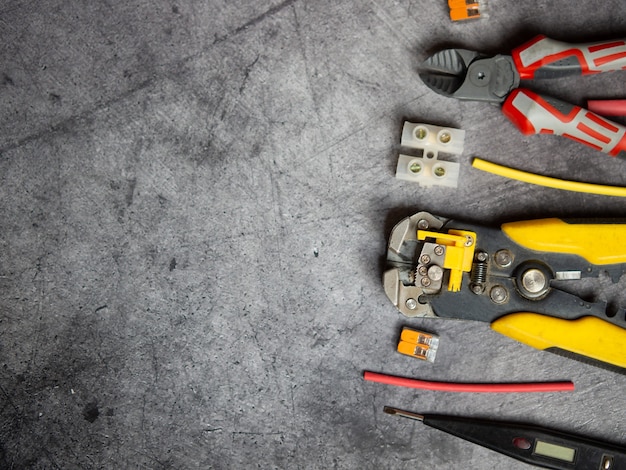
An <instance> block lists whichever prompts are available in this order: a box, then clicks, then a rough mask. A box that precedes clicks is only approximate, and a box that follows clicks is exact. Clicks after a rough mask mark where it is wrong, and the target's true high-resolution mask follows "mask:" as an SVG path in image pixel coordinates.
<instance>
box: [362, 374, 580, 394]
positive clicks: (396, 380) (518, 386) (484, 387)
mask: <svg viewBox="0 0 626 470" xmlns="http://www.w3.org/2000/svg"><path fill="white" fill-rule="evenodd" d="M363 378H364V379H365V380H367V381H368V382H377V383H382V384H387V385H397V386H398V387H409V388H419V389H422V390H434V391H439V392H473V393H522V392H570V391H572V390H574V383H573V382H568V381H563V382H531V383H499V384H498V383H492V384H489V383H483V384H475V383H474V384H471V383H454V382H428V381H424V380H416V379H407V378H404V377H397V376H395V375H385V374H378V373H376V372H369V371H365V372H364V374H363Z"/></svg>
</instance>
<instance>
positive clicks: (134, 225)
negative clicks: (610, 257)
mask: <svg viewBox="0 0 626 470" xmlns="http://www.w3.org/2000/svg"><path fill="white" fill-rule="evenodd" d="M538 33H545V34H547V35H549V36H551V37H554V38H556V39H561V40H566V41H571V42H582V41H590V40H603V39H611V38H617V37H623V36H624V35H626V4H625V3H624V1H623V0H603V1H598V2H596V3H595V4H594V3H593V2H572V1H571V0H538V1H530V2H515V1H508V0H492V1H491V3H490V18H489V19H486V20H481V21H476V22H470V23H451V22H450V21H449V19H448V18H447V6H446V2H445V1H444V0H441V1H427V0H412V1H411V0H406V1H392V0H379V1H367V2H332V1H327V0H320V1H317V2H305V1H302V0H287V1H283V2H280V1H273V2H259V1H257V2H243V1H239V0H237V1H231V2H227V1H224V0H210V1H207V2H168V1H162V0H156V1H153V2H147V1H143V0H130V1H128V0H125V1H120V0H109V1H103V2H84V1H82V2H81V1H73V2H68V1H61V0H50V1H47V2H36V1H24V0H5V1H4V2H2V5H1V6H0V39H1V41H0V64H1V70H0V75H1V77H0V177H1V184H0V191H1V196H2V198H1V201H2V202H1V205H0V208H1V212H0V233H1V237H0V239H1V243H2V244H1V249H0V289H1V291H0V292H1V304H0V468H15V469H18V468H52V469H57V468H63V469H79V468H80V469H92V468H93V469H95V468H156V469H159V468H176V469H186V468H251V467H259V468H358V467H363V468H392V469H401V468H407V469H408V468H417V467H418V466H419V468H454V469H466V468H471V469H492V468H510V469H523V468H527V466H526V465H523V464H521V463H518V462H515V461H510V460H509V459H507V458H506V457H502V456H499V455H497V454H494V453H492V452H490V451H487V450H485V449H482V448H478V447H476V446H472V445H471V444H467V443H464V442H463V441H460V440H457V439H455V438H453V437H449V436H445V435H442V434H440V433H439V432H438V431H435V430H431V429H429V428H426V427H423V426H422V425H420V424H419V423H413V422H410V421H408V420H402V419H398V418H393V417H389V416H387V415H384V414H382V412H381V410H382V407H383V405H386V404H388V405H393V406H399V407H401V408H406V409H411V410H414V411H422V412H440V413H450V414H466V415H470V416H481V417H500V418H502V419H515V420H522V421H528V422H532V423H537V424H544V425H550V426H552V427H556V428H560V429H563V430H567V431H572V432H578V433H584V434H589V435H592V436H594V437H598V438H610V439H612V440H617V441H620V440H621V442H626V436H625V433H624V430H625V429H626V428H625V427H624V426H625V425H624V419H623V418H624V411H623V410H624V387H625V386H626V379H625V378H624V377H623V376H619V375H616V374H614V373H611V372H607V371H603V370H600V369H597V368H594V367H591V366H587V365H584V364H579V363H577V362H574V361H571V360H568V359H564V358H560V357H558V356H554V355H551V354H548V353H542V352H538V351H534V350H532V349H530V348H528V347H526V346H522V345H519V344H517V343H515V342H513V341H511V340H509V339H507V338H505V337H501V336H499V335H498V334H496V333H494V332H492V331H490V330H489V328H488V326H487V325H485V324H472V323H463V322H455V321H445V320H425V319H421V320H413V321H409V320H407V319H405V318H403V317H402V316H401V315H400V314H398V313H397V312H396V310H395V308H394V307H393V305H391V303H390V302H389V301H388V300H387V298H386V297H385V294H384V293H383V290H382V286H381V281H380V278H381V274H382V263H381V260H382V258H383V257H384V254H385V246H386V238H387V236H388V234H389V231H390V230H391V228H392V227H393V225H394V224H395V223H397V222H398V221H399V220H401V219H402V218H403V217H405V216H407V215H410V214H412V213H414V212H416V211H418V210H428V211H431V212H433V213H435V214H440V215H444V216H450V217H457V218H459V217H464V218H466V219H469V220H472V221H481V222H485V223H500V222H502V221H505V220H515V219H523V218H531V217H546V216H559V217H567V216H583V217H584V216H590V215H594V216H597V215H599V216H607V217H611V216H624V215H625V211H626V201H625V200H623V199H618V198H608V197H601V196H592V195H583V194H572V193H565V192H559V191H556V190H551V189H542V188H537V187H531V186H529V185H525V184H523V183H517V182H511V181H506V180H503V179H501V178H498V177H495V176H489V175H486V174H483V173H480V172H478V171H476V170H473V169H472V168H471V167H470V157H471V156H474V155H481V156H483V157H485V158H487V159H490V160H493V161H497V162H500V163H505V164H508V165H511V166H515V167H518V168H523V169H526V170H530V171H535V172H541V173H544V174H549V175H552V176H556V177H563V178H568V179H580V180H584V181H590V182H599V183H605V184H613V185H621V186H626V171H624V170H625V168H626V167H625V166H624V165H625V163H624V162H623V161H615V160H612V159H610V158H608V157H606V156H604V155H602V154H599V153H596V152H594V151H593V150H591V149H588V148H586V147H583V146H581V145H579V144H577V143H574V142H569V141H566V140H563V139H560V138H557V137H551V136H531V137H524V136H522V135H521V134H519V133H518V131H517V130H516V129H514V127H513V126H512V125H511V124H510V123H509V122H508V121H507V120H506V119H505V118H504V117H503V116H502V115H501V113H500V111H499V110H498V108H497V107H491V106H489V105H482V104H477V103H460V102H457V101H454V100H450V99H446V98H443V97H440V96H438V95H436V94H434V93H433V92H431V91H430V90H428V89H427V88H426V87H425V86H424V85H423V84H422V83H421V81H420V80H419V77H418V76H417V73H416V69H417V66H418V64H419V63H420V61H421V60H423V59H424V58H425V57H426V56H427V55H428V54H429V53H432V52H434V51H436V50H438V49H440V48H442V47H448V46H461V47H466V48H470V49H477V50H482V51H488V52H496V51H504V52H505V51H508V50H510V49H511V48H512V47H514V46H516V45H519V44H521V43H522V42H524V41H526V40H528V39H530V38H532V37H533V36H534V35H535V34H538ZM625 73H626V72H625ZM625 73H615V74H605V75H600V76H594V77H588V78H584V79H580V78H572V79H566V80H558V81H555V82H550V83H547V82H544V83H536V84H534V85H533V88H534V89H535V90H539V91H544V92H549V94H551V95H554V96H556V97H560V98H562V99H565V100H567V101H570V102H573V103H576V104H584V100H585V99H586V98H592V97H596V98H606V97H626V87H625V85H624V83H625V82H624V79H625ZM405 119H408V120H412V121H415V122H426V123H431V124H438V125H447V126H454V127H459V128H462V129H465V130H466V131H467V138H466V146H465V152H464V154H463V156H462V157H461V158H460V161H461V163H462V174H461V181H460V185H459V188H458V190H451V189H444V188H432V189H430V190H426V189H423V188H420V187H419V186H416V185H414V184H411V183H407V182H403V181H398V180H396V179H395V178H394V170H395V162H396V159H397V154H398V150H399V145H398V144H399V139H400V132H401V127H402V122H403V121H404V120H405ZM316 253H317V256H316ZM606 289H608V290H610V289H609V288H606ZM606 289H605V290H606ZM402 325H413V326H416V327H423V328H424V329H428V330H430V331H434V332H437V333H438V334H440V335H441V339H442V346H441V349H440V352H439V356H438V358H437V361H436V363H435V364H433V365H428V364H424V363H421V362H418V361H415V360H412V359H410V358H407V357H404V356H400V355H398V354H397V353H396V352H395V346H396V341H397V336H398V332H399V329H400V328H401V326H402ZM363 370H374V371H384V372H387V373H392V374H400V375H405V376H412V377H418V378H425V379H435V380H450V381H454V380H459V381H470V382H471V381H481V380H484V381H512V380H530V381H534V380H552V379H572V380H574V381H575V383H576V385H577V391H576V392H575V393H567V394H531V395H519V394H515V395H463V394H447V393H435V392H419V391H413V390H404V389H399V388H395V387H388V386H384V385H377V384H370V383H364V382H363V380H362V378H361V374H362V371H363Z"/></svg>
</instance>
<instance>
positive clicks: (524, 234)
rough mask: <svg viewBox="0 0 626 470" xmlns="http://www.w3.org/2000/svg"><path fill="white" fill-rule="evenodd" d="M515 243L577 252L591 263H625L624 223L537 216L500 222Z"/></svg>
mask: <svg viewBox="0 0 626 470" xmlns="http://www.w3.org/2000/svg"><path fill="white" fill-rule="evenodd" d="M502 231H503V232H504V233H505V234H506V235H507V236H508V237H509V238H510V239H511V240H513V241H514V242H515V243H517V244H519V245H522V246H524V247H526V248H529V249H531V250H537V251H549V252H552V253H571V254H575V255H579V256H581V257H582V258H584V259H586V260H587V261H589V262H590V263H593V264H600V265H602V264H612V263H626V248H625V247H624V240H626V224H597V223H589V224H587V223H584V224H570V223H567V222H564V221H563V220H560V219H539V220H528V221H523V222H512V223H508V224H503V225H502Z"/></svg>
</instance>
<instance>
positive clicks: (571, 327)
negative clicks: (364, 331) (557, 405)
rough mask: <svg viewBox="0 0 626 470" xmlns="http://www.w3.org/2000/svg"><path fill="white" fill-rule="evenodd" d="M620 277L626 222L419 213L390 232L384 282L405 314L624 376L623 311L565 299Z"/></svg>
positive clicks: (603, 304) (600, 303)
mask: <svg viewBox="0 0 626 470" xmlns="http://www.w3.org/2000/svg"><path fill="white" fill-rule="evenodd" d="M624 272H626V224H624V223H618V222H614V221H610V220H600V221H578V220H560V219H540V220H529V221H522V222H512V223H505V224H503V225H502V226H501V227H487V226H482V225H477V224H472V223H465V222H461V221H456V220H451V219H446V218H443V217H439V216H436V215H432V214H430V213H428V212H419V213H417V214H415V215H413V216H411V217H407V218H406V219H404V220H402V221H401V222H400V223H398V224H397V225H396V226H395V228H394V229H393V231H392V232H391V235H390V239H389V244H388V249H387V266H386V270H385V273H384V275H383V285H384V290H385V293H386V294H387V297H389V299H390V300H391V301H392V302H393V304H394V305H395V306H396V307H397V308H398V309H399V310H400V312H401V313H403V314H404V315H406V316H408V317H420V316H421V317H429V316H434V317H443V318H456V319H464V320H478V321H484V322H489V323H490V324H491V328H493V329H494V330H495V331H498V332H500V333H502V334H504V335H506V336H509V337H511V338H513V339H515V340H518V341H520V342H522V343H525V344H528V345H530V346H533V347H535V348H537V349H541V350H548V351H551V352H556V353H560V354H563V355H566V356H569V357H573V358H575V359H579V360H584V361H585V362H591V363H593V364H594V365H598V366H602V367H605V368H609V369H612V370H617V371H619V372H621V373H626V311H625V310H624V309H623V308H613V306H612V304H610V303H607V302H605V301H602V300H595V301H589V300H585V299H584V298H582V297H581V296H580V295H578V294H576V293H572V290H573V291H576V290H577V286H576V285H575V282H574V281H577V280H581V279H588V278H598V277H599V276H600V275H601V274H603V273H605V274H608V275H609V276H610V277H611V279H612V280H613V281H614V282H617V281H619V279H620V278H621V276H622V274H624ZM568 283H569V286H568Z"/></svg>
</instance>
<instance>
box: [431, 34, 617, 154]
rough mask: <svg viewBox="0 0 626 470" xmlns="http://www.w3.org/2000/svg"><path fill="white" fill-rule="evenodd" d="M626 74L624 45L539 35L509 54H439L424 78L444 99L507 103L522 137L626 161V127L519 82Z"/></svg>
mask: <svg viewBox="0 0 626 470" xmlns="http://www.w3.org/2000/svg"><path fill="white" fill-rule="evenodd" d="M623 69H626V40H613V41H605V42H596V43H591V44H568V43H565V42H560V41H555V40H554V39H550V38H547V37H545V36H543V35H540V36H537V37H536V38H534V39H533V40H531V41H529V42H528V43H526V44H524V45H522V46H520V47H518V48H516V49H514V50H513V51H512V52H511V55H504V54H497V55H495V56H489V55H486V54H480V53H478V52H474V51H470V50H466V49H446V50H442V51H439V52H437V53H435V54H434V55H432V56H430V57H429V58H427V59H426V60H425V61H424V62H423V64H422V70H421V72H420V77H421V78H422V80H423V81H424V83H425V84H426V85H427V86H428V87H429V88H431V89H432V90H434V91H435V92H437V93H439V94H441V95H444V96H449V97H452V98H457V99H460V100H475V101H484V102H489V103H503V105H502V112H503V113H504V115H505V116H506V117H507V118H509V119H510V120H511V121H512V122H513V124H514V125H515V126H516V127H517V128H518V129H519V130H520V131H521V132H522V133H523V134H527V135H528V134H555V135H562V136H564V137H568V138H569V139H572V140H575V141H577V142H580V143H583V144H585V145H588V146H590V147H592V148H594V149H596V150H600V151H602V152H605V153H608V154H609V155H611V156H614V157H615V156H619V157H626V127H624V126H621V125H620V124H617V123H615V122H612V121H609V120H607V119H605V118H603V117H601V116H599V115H597V114H594V113H592V112H590V111H588V110H586V109H583V108H581V107H579V106H575V105H572V104H569V103H566V102H563V101H560V100H557V99H555V98H551V97H546V96H541V95H539V94H537V93H534V92H532V91H530V90H527V89H525V88H518V85H519V84H520V80H530V79H542V78H560V77H566V76H571V75H590V74H596V73H600V72H610V71H615V70H623Z"/></svg>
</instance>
